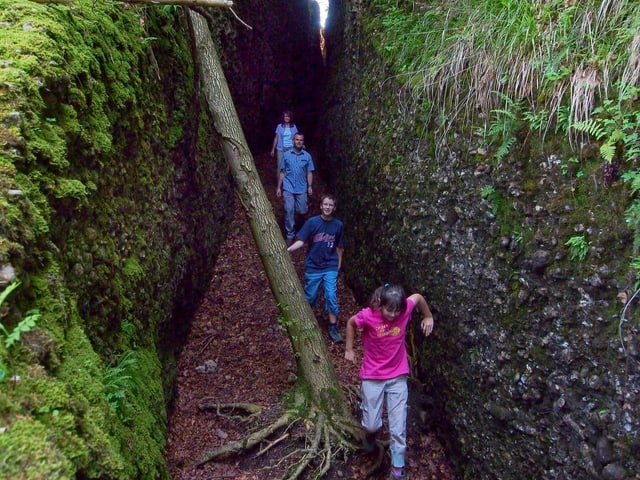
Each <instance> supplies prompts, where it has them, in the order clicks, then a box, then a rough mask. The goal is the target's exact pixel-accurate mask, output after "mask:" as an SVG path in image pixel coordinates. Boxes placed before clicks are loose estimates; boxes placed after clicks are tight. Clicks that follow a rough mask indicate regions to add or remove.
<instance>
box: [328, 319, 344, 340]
mask: <svg viewBox="0 0 640 480" xmlns="http://www.w3.org/2000/svg"><path fill="white" fill-rule="evenodd" d="M329 337H330V338H331V340H332V341H333V342H334V343H340V342H342V341H343V339H342V335H340V332H339V331H338V325H336V324H334V323H332V324H331V325H329Z"/></svg>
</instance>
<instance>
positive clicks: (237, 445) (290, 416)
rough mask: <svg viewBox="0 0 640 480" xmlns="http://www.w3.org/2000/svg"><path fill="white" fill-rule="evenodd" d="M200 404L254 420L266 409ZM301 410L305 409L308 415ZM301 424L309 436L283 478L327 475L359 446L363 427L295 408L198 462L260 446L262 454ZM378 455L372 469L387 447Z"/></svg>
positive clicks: (288, 459)
mask: <svg viewBox="0 0 640 480" xmlns="http://www.w3.org/2000/svg"><path fill="white" fill-rule="evenodd" d="M198 405H199V407H200V409H203V410H204V409H207V410H215V411H216V413H217V414H218V415H224V416H232V417H233V418H239V417H238V415H237V414H239V413H243V414H244V415H245V416H246V417H249V418H250V419H254V418H255V417H256V416H258V415H259V414H260V412H261V411H262V408H261V407H260V406H258V405H253V404H245V403H234V404H220V403H218V402H216V401H215V400H214V399H211V398H204V399H202V400H200V401H199V402H198ZM300 412H305V413H304V416H302V415H301V413H300ZM299 423H303V424H304V427H305V431H306V432H307V433H306V435H303V437H304V445H301V446H300V447H299V448H296V449H295V450H294V451H292V452H290V453H289V454H287V455H286V456H284V457H283V458H282V459H281V460H280V465H278V468H283V469H284V471H285V473H284V475H283V476H282V477H280V478H281V479H282V480H295V479H297V478H300V476H301V475H302V473H303V472H305V471H310V472H312V473H311V476H310V478H324V476H325V475H326V473H327V472H328V471H329V470H330V469H331V466H332V463H333V461H334V459H336V458H338V456H339V455H346V454H347V453H348V452H351V451H354V450H357V449H358V448H359V445H360V442H361V430H360V427H359V426H358V425H354V424H353V419H348V418H333V419H331V420H330V419H328V418H327V416H326V414H325V413H323V412H322V411H321V410H320V409H316V408H310V409H309V408H307V409H306V410H305V409H300V410H298V409H295V410H287V411H285V412H284V413H283V414H282V415H281V416H280V417H279V418H278V419H276V420H275V421H273V422H271V423H270V424H268V425H267V426H265V427H262V428H260V429H258V430H255V431H251V432H250V433H247V434H246V435H245V436H244V437H243V438H241V439H240V440H236V441H233V442H229V443H227V444H225V445H222V446H220V447H217V448H213V449H211V450H207V451H206V452H205V453H204V454H203V455H202V457H201V458H200V460H199V461H198V463H197V465H202V464H204V463H206V462H210V461H214V460H221V459H225V458H228V457H230V456H234V455H241V454H245V453H248V452H249V451H250V450H253V449H254V448H256V447H258V446H259V447H260V448H259V450H258V452H257V454H256V455H258V456H259V455H262V454H264V453H266V452H267V451H268V450H269V449H271V448H273V447H274V446H275V445H277V444H278V443H280V442H282V441H284V440H285V439H287V438H289V436H290V435H289V431H290V429H291V428H292V427H293V426H294V425H296V424H299ZM276 434H278V435H277V437H276V438H273V439H272V438H271V437H272V436H275V435H276ZM377 457H378V458H377V461H376V462H375V464H374V465H373V466H372V468H371V471H372V472H373V471H374V470H375V469H376V468H377V467H378V466H379V465H380V464H381V463H382V458H383V450H382V449H380V448H378V455H377Z"/></svg>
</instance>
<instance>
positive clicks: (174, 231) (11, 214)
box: [0, 0, 233, 479]
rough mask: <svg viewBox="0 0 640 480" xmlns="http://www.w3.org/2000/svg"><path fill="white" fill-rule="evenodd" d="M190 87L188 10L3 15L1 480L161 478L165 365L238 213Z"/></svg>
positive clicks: (91, 9)
mask: <svg viewBox="0 0 640 480" xmlns="http://www.w3.org/2000/svg"><path fill="white" fill-rule="evenodd" d="M225 25H226V26H227V27H228V23H225V22H224V21H223V22H220V24H219V26H220V28H222V27H224V26H225ZM197 81H198V79H197V74H196V69H195V66H194V64H193V59H192V50H191V46H190V45H189V35H188V27H187V25H186V24H185V22H184V16H183V15H182V14H181V9H180V8H175V7H166V8H161V7H158V8H151V9H146V8H143V7H136V6H131V5H126V4H121V3H112V2H94V1H84V0H75V1H74V2H72V3H71V4H70V6H65V5H41V4H37V3H33V2H29V1H20V0H18V1H15V0H1V1H0V212H1V214H0V272H1V278H0V282H1V285H2V289H4V287H6V286H7V285H8V284H10V283H11V282H13V281H20V282H21V285H20V287H19V288H18V289H17V290H15V291H14V292H13V293H11V294H10V295H9V297H7V299H6V301H5V302H4V304H3V305H2V310H1V311H0V322H2V325H3V327H4V329H5V330H6V331H5V332H4V333H0V340H1V342H0V375H1V376H2V377H3V378H2V380H1V381H0V451H1V452H2V462H0V477H2V478H47V479H55V478H60V479H63V478H64V479H68V478H117V479H126V478H145V479H151V478H166V477H167V473H166V469H165V466H164V460H163V452H164V443H165V433H166V432H165V428H166V420H167V414H166V412H167V404H168V400H169V398H170V385H171V383H172V375H173V370H174V369H175V361H174V359H173V355H174V353H175V348H176V345H179V342H180V340H181V339H182V337H183V335H184V334H185V333H186V330H187V328H188V319H189V317H190V315H191V314H192V313H193V311H194V309H195V308H196V306H197V305H198V303H199V301H200V298H201V296H202V294H203V292H204V291H205V290H206V289H207V288H208V281H209V276H210V271H211V268H212V265H213V262H214V261H215V258H216V255H217V251H218V247H219V245H220V243H221V241H222V239H223V238H224V236H225V233H226V224H227V221H228V212H229V208H230V207H231V205H232V203H233V196H232V185H231V183H230V177H229V175H228V171H227V167H226V164H225V162H224V158H223V156H222V154H221V150H220V149H219V146H218V143H217V141H216V137H215V134H214V133H213V132H214V129H213V124H212V120H211V118H210V116H209V113H208V112H207V111H206V108H205V103H204V102H203V101H202V100H203V99H202V98H201V96H200V92H199V91H198V89H197V88H196V86H197ZM32 309H37V310H39V314H40V316H39V318H38V320H37V323H36V326H35V327H26V328H25V329H24V330H25V331H24V332H22V333H21V335H20V336H19V340H18V341H17V342H16V343H15V344H13V345H10V346H8V345H7V344H6V341H5V340H6V339H7V338H8V337H7V333H11V332H13V333H15V332H17V331H18V330H19V329H20V328H22V327H25V325H26V324H25V323H21V320H22V319H24V318H25V315H27V312H28V311H31V310H32ZM32 313H33V312H32ZM16 329H18V330H16Z"/></svg>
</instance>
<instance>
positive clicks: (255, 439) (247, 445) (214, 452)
mask: <svg viewBox="0 0 640 480" xmlns="http://www.w3.org/2000/svg"><path fill="white" fill-rule="evenodd" d="M292 419H294V414H293V412H291V411H288V412H285V413H284V414H283V415H282V416H281V417H280V418H279V419H277V420H276V421H275V422H273V423H272V424H270V425H268V426H266V427H265V428H263V429H261V430H258V431H256V432H253V433H250V434H249V435H247V436H246V437H244V438H243V439H240V440H236V441H235V442H230V443H227V444H225V445H222V446H221V447H217V448H213V449H211V450H207V451H206V452H205V453H204V455H203V456H202V457H201V458H200V460H199V461H198V463H197V464H196V465H198V466H199V465H202V464H204V463H207V462H210V461H211V460H217V459H222V458H227V457H229V456H231V455H234V454H237V453H240V452H244V451H247V450H250V449H251V448H253V447H255V446H256V445H257V444H259V443H260V442H262V441H263V440H264V439H266V438H267V437H268V436H269V435H271V434H272V433H274V432H275V431H276V430H279V429H280V428H284V427H286V426H287V425H289V424H290V423H291V422H292Z"/></svg>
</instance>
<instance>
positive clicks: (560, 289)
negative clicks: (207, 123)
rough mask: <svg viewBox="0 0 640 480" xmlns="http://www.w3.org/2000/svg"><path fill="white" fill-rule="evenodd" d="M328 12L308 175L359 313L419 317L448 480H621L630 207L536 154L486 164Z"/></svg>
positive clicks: (628, 394) (423, 368) (352, 10)
mask: <svg viewBox="0 0 640 480" xmlns="http://www.w3.org/2000/svg"><path fill="white" fill-rule="evenodd" d="M332 7H333V9H332V18H331V19H330V27H329V29H330V31H329V39H328V48H329V62H328V72H329V73H328V78H329V85H328V88H327V91H326V92H325V96H324V98H325V108H324V111H323V116H322V121H321V123H320V130H321V131H322V132H323V134H322V148H321V153H320V155H319V157H320V160H319V162H320V163H321V168H322V169H323V171H324V172H325V173H326V174H327V175H328V176H329V177H330V179H331V184H332V185H333V188H334V191H335V192H336V193H337V195H338V198H339V201H340V212H339V216H341V217H342V218H343V219H344V220H345V224H346V228H347V231H348V233H349V248H348V249H347V254H346V256H345V268H346V275H347V279H348V282H349V283H350V285H351V286H353V287H354V290H355V291H356V292H357V293H358V294H359V296H360V298H362V299H363V300H364V299H366V298H367V296H368V295H369V294H370V292H371V291H372V289H374V288H375V287H376V286H378V285H380V284H382V283H385V282H401V283H403V284H404V285H405V286H406V287H407V288H408V289H409V290H410V291H420V292H423V293H424V294H425V295H426V296H427V299H428V301H429V302H430V304H431V305H432V306H433V309H434V311H435V316H436V331H435V334H434V335H433V336H432V337H430V338H429V340H428V341H426V342H422V340H421V339H420V338H419V333H418V332H416V336H415V344H416V346H417V350H418V353H419V354H418V357H417V358H416V359H415V363H416V371H417V372H418V373H419V375H420V377H421V380H422V381H423V382H424V383H425V388H426V391H427V393H428V395H429V396H430V397H431V399H432V404H430V405H427V406H425V408H426V409H427V411H428V412H429V413H430V416H429V419H430V422H431V423H432V426H435V428H437V429H439V430H440V431H441V433H442V436H443V437H444V438H446V439H447V441H448V444H449V447H450V451H451V453H452V455H453V456H454V457H455V458H456V463H457V464H458V465H459V466H460V471H461V475H462V474H465V473H466V474H468V475H469V478H487V479H488V478H501V479H507V478H522V477H523V476H524V478H548V479H556V478H557V479H561V478H563V479H566V478H575V479H583V478H606V479H614V478H616V479H623V478H635V477H634V476H635V475H636V472H638V471H639V470H640V465H639V464H638V460H637V459H638V458H640V456H639V455H638V453H639V451H640V439H639V437H638V427H639V423H640V416H639V415H638V409H637V408H636V405H637V404H638V400H639V395H640V377H639V375H638V374H639V368H638V367H639V364H638V361H639V360H640V356H639V353H638V352H639V350H638V342H639V337H638V331H637V321H635V322H634V320H633V319H632V317H633V316H634V314H633V313H632V312H627V314H628V320H626V321H621V320H620V318H621V312H622V309H623V306H624V305H623V303H622V301H621V300H625V299H628V298H630V297H631V296H632V295H633V293H634V285H633V273H632V274H631V277H629V275H628V273H629V272H628V268H629V267H628V262H629V258H630V257H631V255H632V243H633V241H632V232H630V231H629V229H628V227H627V226H626V224H625V222H624V215H623V212H624V211H625V209H626V208H627V206H628V192H626V191H625V188H624V186H623V185H622V183H621V182H620V181H615V182H613V183H612V184H611V185H610V186H607V185H606V183H605V182H604V181H603V177H602V171H601V170H600V166H601V165H600V164H598V163H597V162H596V163H595V164H593V165H592V166H590V167H585V171H584V172H583V174H584V175H585V176H586V178H587V179H588V180H584V181H579V180H577V179H576V176H575V172H573V173H574V175H571V172H569V174H567V172H566V171H561V169H560V167H559V165H560V163H561V162H560V159H562V158H563V157H564V156H566V154H567V152H565V151H563V149H562V148H561V147H558V146H557V145H554V143H553V139H549V138H548V139H547V142H546V143H542V142H541V141H536V140H529V141H528V142H525V143H524V148H523V149H521V151H520V152H519V153H517V154H515V155H513V156H512V157H511V158H509V159H505V160H504V161H502V162H500V163H495V162H493V163H492V162H491V161H490V160H489V159H488V158H487V157H486V156H485V154H484V151H483V145H481V144H480V143H479V141H478V140H477V139H476V138H474V137H473V135H471V134H469V132H470V131H471V128H469V126H467V125H454V126H453V127H452V128H451V129H449V130H448V131H445V130H444V129H443V128H442V124H440V123H439V122H438V120H437V119H433V118H429V117H428V115H425V114H423V113H422V112H420V111H416V110H413V109H412V106H411V105H412V103H411V102H410V101H408V99H407V97H406V92H405V91H404V90H403V89H402V88H401V87H400V86H399V85H397V84H396V83H395V82H394V79H393V76H392V75H391V73H390V72H387V71H385V70H384V67H383V66H382V65H381V64H382V62H381V61H380V58H378V57H377V55H376V53H375V51H374V49H373V47H372V45H371V44H370V41H369V39H368V38H367V36H365V35H364V34H363V25H364V24H365V23H366V21H367V18H366V15H367V12H366V7H365V6H363V4H362V2H358V1H343V2H333V5H332ZM576 236H578V237H582V238H583V239H585V245H583V247H584V248H585V250H584V253H585V257H584V260H579V258H578V256H577V255H576V253H577V252H576V251H575V250H573V249H572V246H571V244H570V243H569V244H567V242H568V240H569V239H570V238H572V237H576ZM629 308H630V310H635V309H636V308H637V307H636V306H634V305H632V306H631V307H629Z"/></svg>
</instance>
